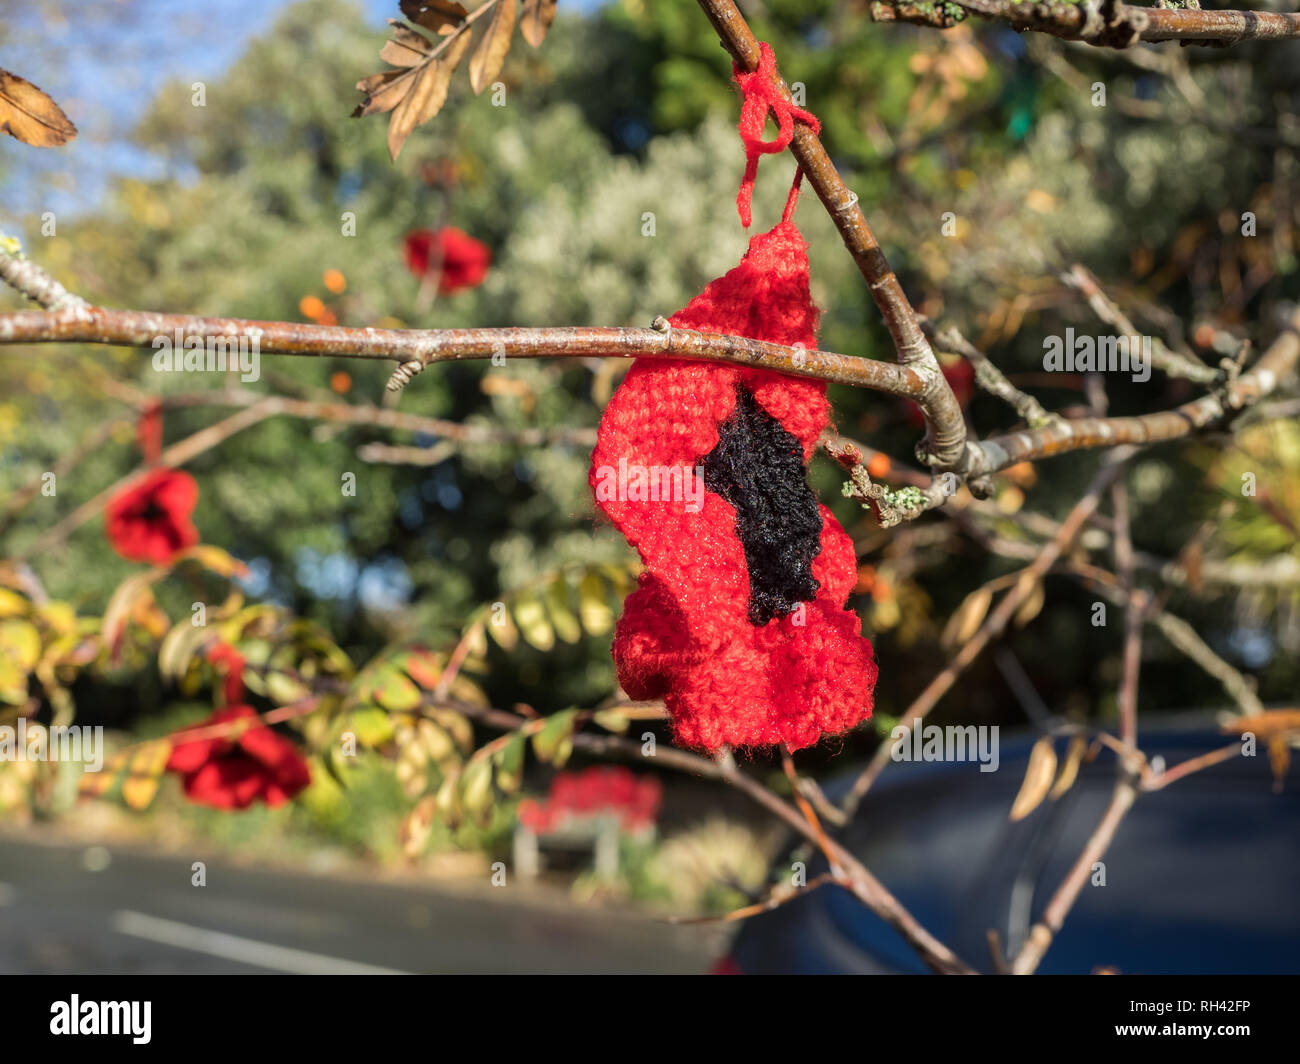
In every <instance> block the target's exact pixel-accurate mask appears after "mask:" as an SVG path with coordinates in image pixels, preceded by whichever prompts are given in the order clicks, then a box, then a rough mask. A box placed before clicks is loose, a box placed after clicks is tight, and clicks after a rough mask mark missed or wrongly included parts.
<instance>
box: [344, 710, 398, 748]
mask: <svg viewBox="0 0 1300 1064" xmlns="http://www.w3.org/2000/svg"><path fill="white" fill-rule="evenodd" d="M346 730H347V731H350V732H352V733H353V734H354V735H355V736H356V737H357V742H359V743H360V744H361V745H362V746H366V747H370V748H372V749H373V748H374V747H376V746H383V745H384V744H385V743H386V742H388V741H390V740H391V739H392V738H393V721H392V719H391V718H390V717H389V716H388V714H387V713H385V712H384V711H383V710H382V709H379V708H378V707H377V706H366V707H364V708H362V709H355V710H353V711H352V714H351V716H350V717H349V718H348V726H347V728H346Z"/></svg>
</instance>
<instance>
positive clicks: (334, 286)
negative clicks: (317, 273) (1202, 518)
mask: <svg viewBox="0 0 1300 1064" xmlns="http://www.w3.org/2000/svg"><path fill="white" fill-rule="evenodd" d="M322 280H324V282H325V287H326V288H328V289H329V290H330V291H331V292H333V293H334V294H335V295H339V294H340V293H341V292H342V291H343V290H344V289H346V288H347V286H348V279H347V278H346V277H344V276H343V272H342V271H341V270H326V271H325V273H324V275H323V277H322Z"/></svg>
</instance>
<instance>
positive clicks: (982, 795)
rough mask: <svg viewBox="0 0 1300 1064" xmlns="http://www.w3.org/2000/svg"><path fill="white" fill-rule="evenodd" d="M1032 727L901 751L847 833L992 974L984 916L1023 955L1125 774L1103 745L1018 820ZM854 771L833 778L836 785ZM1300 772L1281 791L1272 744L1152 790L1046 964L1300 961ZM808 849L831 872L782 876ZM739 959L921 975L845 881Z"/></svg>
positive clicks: (823, 891) (1187, 737) (1175, 749)
mask: <svg viewBox="0 0 1300 1064" xmlns="http://www.w3.org/2000/svg"><path fill="white" fill-rule="evenodd" d="M1035 738H1036V736H1032V735H1029V736H1022V737H1019V738H1017V739H1014V740H1012V739H1006V740H1004V741H1003V742H1002V743H1001V749H1000V764H999V767H998V769H997V771H994V772H983V773H982V772H980V771H979V766H978V765H977V764H975V763H970V762H963V763H944V762H939V763H928V762H920V763H905V762H904V763H897V764H890V765H889V766H887V768H886V769H885V771H884V773H883V774H882V775H881V776H880V778H879V780H878V781H877V783H876V785H875V786H874V787H873V788H872V790H871V791H870V792H869V793H868V794H867V796H866V798H865V799H864V801H863V803H862V805H861V807H860V808H859V810H858V811H857V813H856V815H855V817H854V819H853V822H852V823H851V824H850V825H849V826H848V828H847V829H846V831H845V834H844V836H843V838H844V840H845V842H846V845H847V846H848V847H849V849H850V850H851V851H852V852H853V853H854V854H855V855H856V856H857V857H859V858H860V859H861V860H862V861H863V863H864V864H865V865H866V866H867V867H868V868H869V869H871V871H872V872H873V873H874V874H875V875H876V876H877V877H878V878H879V879H880V880H881V881H882V882H883V883H884V884H885V885H886V886H887V887H888V888H889V889H890V890H891V891H892V892H893V893H894V894H895V895H896V896H897V897H898V898H899V900H900V901H901V902H902V903H903V905H905V906H906V907H907V909H908V910H910V912H911V913H912V914H913V915H914V916H915V917H916V918H917V919H918V920H919V921H920V922H921V923H922V925H924V926H925V927H926V928H927V929H928V930H929V931H931V932H932V933H933V934H935V935H936V936H938V938H939V939H940V940H941V941H943V942H945V943H947V944H948V945H949V946H950V947H952V948H953V949H954V950H955V951H956V952H957V954H958V955H959V956H961V957H962V958H963V959H964V960H966V961H967V962H968V963H969V964H971V965H973V966H975V967H977V968H979V969H981V970H984V971H989V970H991V969H992V961H991V957H990V950H989V944H988V931H989V929H990V928H994V929H996V930H997V932H998V935H999V936H1000V939H1001V942H1002V943H1003V944H1004V947H1005V948H1006V951H1007V953H1008V954H1013V953H1014V952H1015V950H1016V949H1017V948H1018V947H1019V945H1020V943H1021V942H1023V940H1024V937H1025V935H1026V933H1027V931H1028V928H1029V927H1030V926H1031V924H1032V922H1033V921H1034V920H1036V919H1037V918H1038V917H1039V916H1040V915H1041V912H1042V909H1043V907H1044V905H1045V904H1046V903H1047V901H1048V899H1049V898H1050V897H1051V894H1052V893H1053V892H1054V891H1055V889H1056V887H1057V885H1058V884H1059V883H1060V882H1061V880H1062V878H1063V877H1064V876H1065V875H1066V873H1067V871H1068V870H1069V868H1070V866H1071V865H1072V864H1073V863H1074V861H1075V860H1076V859H1077V858H1078V856H1079V853H1080V851H1081V849H1082V848H1083V845H1084V841H1085V840H1086V839H1087V837H1088V836H1089V834H1090V833H1091V832H1092V831H1093V830H1094V828H1095V827H1096V825H1097V823H1098V821H1099V819H1100V818H1101V815H1102V812H1103V810H1104V809H1105V807H1106V804H1107V802H1108V801H1109V798H1110V795H1111V792H1112V788H1113V785H1114V780H1115V762H1114V757H1113V755H1112V754H1110V753H1109V752H1103V753H1102V754H1101V755H1100V756H1098V757H1097V759H1096V760H1095V761H1094V762H1092V763H1091V764H1085V765H1084V766H1083V767H1082V769H1081V771H1080V774H1079V778H1078V780H1077V782H1076V783H1075V785H1074V786H1073V787H1072V788H1071V789H1070V790H1069V791H1067V792H1066V793H1065V794H1064V795H1063V796H1062V797H1060V798H1058V799H1056V800H1054V801H1053V800H1047V801H1044V802H1043V803H1042V805H1040V806H1039V807H1038V809H1036V810H1035V811H1034V812H1033V813H1031V814H1030V815H1029V816H1028V817H1026V818H1025V819H1024V820H1021V821H1019V822H1015V823H1013V822H1011V821H1010V820H1009V819H1008V812H1009V810H1010V809H1011V805H1012V801H1013V799H1014V798H1015V795H1016V793H1017V791H1018V790H1019V788H1020V785H1021V781H1022V778H1023V777H1024V772H1025V767H1026V764H1027V759H1028V754H1029V750H1030V747H1031V746H1032V744H1033V741H1034V739H1035ZM1230 741H1231V737H1230V736H1225V735H1223V734H1220V733H1219V732H1218V730H1217V729H1216V728H1215V727H1214V725H1213V722H1212V721H1211V722H1205V721H1204V719H1203V718H1202V722H1201V723H1200V725H1199V726H1197V727H1194V728H1187V727H1179V728H1176V729H1163V730H1156V731H1151V730H1148V731H1144V732H1143V734H1142V735H1141V736H1140V745H1141V747H1142V749H1143V750H1144V751H1145V752H1146V753H1147V754H1148V755H1149V756H1153V757H1154V756H1156V755H1159V756H1160V757H1163V758H1164V761H1165V763H1166V765H1168V766H1172V765H1175V764H1177V763H1178V762H1181V761H1183V760H1184V759H1186V758H1190V757H1195V756H1197V755H1199V754H1203V753H1206V752H1208V751H1210V750H1214V749H1216V748H1219V747H1223V746H1225V745H1226V744H1227V743H1229V742H1230ZM1057 748H1058V750H1063V748H1064V747H1063V743H1060V742H1058V744H1057ZM852 775H853V774H849V775H848V776H847V778H845V779H843V780H840V781H838V782H839V785H840V786H839V789H840V790H841V791H843V790H844V789H845V788H846V787H847V784H848V781H849V780H851V779H852ZM1298 776H1300V773H1297V772H1296V771H1294V770H1293V771H1291V773H1290V778H1289V779H1288V780H1287V781H1286V782H1287V784H1288V786H1287V788H1286V789H1285V790H1283V791H1282V793H1276V792H1275V790H1274V787H1273V777H1272V775H1271V773H1270V771H1269V764H1268V755H1267V752H1266V750H1265V748H1264V746H1263V744H1262V743H1261V744H1260V746H1259V749H1258V756H1255V757H1233V758H1231V759H1230V760H1228V761H1226V762H1224V763H1222V764H1218V765H1214V766H1212V767H1210V768H1207V769H1204V770H1201V771H1198V772H1195V773H1192V774H1190V775H1188V776H1187V777H1185V778H1183V779H1181V780H1177V781H1175V782H1173V783H1171V784H1170V785H1169V786H1168V787H1167V788H1164V789H1161V790H1157V791H1153V792H1149V793H1144V794H1142V795H1141V796H1140V797H1139V798H1138V799H1137V801H1136V803H1135V804H1134V806H1133V807H1132V808H1131V809H1130V810H1129V812H1128V815H1127V816H1126V817H1125V819H1124V821H1123V822H1122V823H1121V825H1120V827H1119V830H1118V832H1117V834H1116V836H1115V839H1114V840H1113V842H1112V844H1111V846H1110V847H1109V849H1108V850H1107V852H1106V854H1105V856H1104V858H1103V864H1104V869H1101V870H1098V871H1097V872H1094V873H1093V874H1090V876H1089V880H1090V882H1089V884H1088V885H1086V886H1084V888H1083V890H1082V892H1081V894H1080V896H1079V898H1078V900H1077V901H1076V903H1075V905H1074V907H1073V908H1072V910H1071V911H1070V913H1069V917H1068V919H1067V920H1066V922H1065V925H1064V927H1063V928H1062V930H1061V932H1060V933H1059V934H1058V935H1057V936H1056V940H1055V941H1054V942H1053V944H1052V946H1051V948H1050V949H1049V951H1048V952H1047V955H1046V958H1045V959H1044V961H1043V963H1042V965H1041V967H1040V969H1039V971H1040V972H1043V973H1088V972H1091V971H1093V970H1094V969H1096V968H1107V969H1115V970H1118V971H1120V972H1124V973H1139V972H1141V973H1213V974H1229V973H1281V972H1289V973H1295V972H1300V785H1298V784H1297V777H1298ZM834 789H835V788H832V792H833V791H834ZM800 856H807V857H808V873H807V874H808V879H809V880H811V879H812V878H813V877H814V876H815V875H817V874H818V873H819V872H821V871H824V870H825V862H824V860H823V859H821V857H820V855H819V854H816V853H813V854H807V852H806V851H799V850H797V849H793V850H791V851H789V852H787V853H786V854H785V855H784V856H783V857H782V859H781V860H780V861H779V862H778V866H779V871H780V873H781V874H784V875H786V876H788V875H789V866H790V862H791V861H793V860H796V859H798V858H799V857H800ZM1101 874H1104V885H1100V877H1101ZM1094 881H1096V885H1094ZM730 961H731V970H733V971H734V970H737V969H738V970H739V971H740V972H743V973H748V974H761V973H808V974H816V973H825V974H831V973H873V972H874V973H908V972H918V973H919V972H924V971H926V968H925V966H924V965H923V964H922V963H921V961H920V960H919V959H918V958H917V957H916V955H915V954H914V953H913V952H912V950H911V949H910V948H909V947H908V946H907V945H906V943H905V942H903V940H902V939H901V938H900V937H899V936H898V934H897V933H896V932H894V931H893V930H892V929H891V928H890V927H888V926H887V925H886V924H885V923H884V922H883V921H882V920H880V919H879V918H878V917H876V916H875V915H874V914H873V913H871V912H870V911H869V910H868V909H867V908H865V907H864V906H863V905H862V904H861V903H860V902H858V901H857V900H856V899H855V898H854V897H853V896H852V895H851V894H850V893H848V892H847V891H845V890H844V889H842V888H840V887H837V886H824V887H821V888H819V889H816V890H814V891H810V892H808V893H807V894H806V895H804V896H801V897H799V898H797V899H796V900H794V901H792V902H789V903H787V904H785V905H783V906H781V907H780V908H777V909H774V910H772V911H770V912H767V913H764V914H762V915H760V916H756V917H754V918H752V919H750V920H749V921H747V922H746V923H745V925H744V926H743V928H742V929H741V930H740V932H739V933H738V935H737V937H736V939H735V941H734V943H733V947H732V951H731V956H730Z"/></svg>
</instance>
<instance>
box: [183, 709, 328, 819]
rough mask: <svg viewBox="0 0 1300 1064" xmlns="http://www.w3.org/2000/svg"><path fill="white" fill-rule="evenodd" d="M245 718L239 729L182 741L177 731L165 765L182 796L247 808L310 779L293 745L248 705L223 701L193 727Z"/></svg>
mask: <svg viewBox="0 0 1300 1064" xmlns="http://www.w3.org/2000/svg"><path fill="white" fill-rule="evenodd" d="M238 720H247V721H249V724H248V725H247V726H246V728H245V730H244V731H243V732H239V733H238V734H231V735H222V736H217V737H213V738H200V739H192V740H190V741H189V742H185V741H184V740H183V738H181V737H183V736H184V735H185V734H186V732H181V733H180V735H179V736H178V737H177V740H178V741H177V742H176V745H175V746H174V747H173V748H172V753H171V757H169V758H168V759H167V770H168V771H169V772H177V773H179V774H180V775H181V776H182V778H183V780H184V786H185V796H186V797H187V798H188V799H189V800H190V801H191V802H195V803H196V804H198V805H210V806H212V807H213V808H214V809H247V808H248V807H249V806H250V805H252V804H253V803H254V802H265V803H266V804H267V805H269V806H272V807H274V806H278V805H283V804H284V803H285V802H287V801H289V799H290V798H292V797H293V796H294V795H296V794H297V793H298V792H299V791H301V790H302V789H303V788H304V787H306V786H307V784H309V783H310V782H311V769H310V768H308V766H307V762H306V761H304V760H303V759H302V756H301V755H300V754H299V753H298V750H297V748H296V747H295V746H294V745H293V743H291V742H289V740H288V739H286V738H285V737H284V736H282V735H279V734H277V733H276V732H273V731H272V730H271V729H270V728H268V727H267V726H266V725H265V724H263V723H262V721H261V718H260V717H259V716H258V714H257V710H255V709H253V708H252V707H251V706H227V707H226V708H225V709H219V710H217V712H216V713H214V714H212V716H211V717H209V718H208V719H207V720H205V721H203V723H201V724H196V725H195V726H194V728H191V729H187V731H190V732H193V731H197V730H198V729H203V728H210V727H212V726H213V725H216V724H228V723H230V722H232V721H238Z"/></svg>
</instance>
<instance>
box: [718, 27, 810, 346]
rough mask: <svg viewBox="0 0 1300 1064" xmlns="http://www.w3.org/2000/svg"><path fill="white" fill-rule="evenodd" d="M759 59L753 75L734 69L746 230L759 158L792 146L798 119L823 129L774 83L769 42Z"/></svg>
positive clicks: (742, 212) (739, 197) (739, 199)
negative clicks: (772, 124) (772, 122)
mask: <svg viewBox="0 0 1300 1064" xmlns="http://www.w3.org/2000/svg"><path fill="white" fill-rule="evenodd" d="M758 56H759V58H758V67H757V69H755V70H754V71H753V72H752V73H745V72H744V71H742V70H741V69H740V68H739V67H736V66H733V67H732V78H733V80H734V81H735V83H736V84H737V85H738V86H739V88H740V92H741V95H742V96H743V98H744V103H743V104H742V105H741V108H740V123H739V126H738V128H739V130H740V139H741V140H742V141H743V142H744V144H745V176H744V178H742V179H741V182H740V193H739V195H737V196H736V207H737V209H738V210H739V211H740V224H741V225H743V226H744V227H745V228H746V229H748V228H749V223H750V220H751V211H750V205H751V203H752V201H753V198H754V178H756V177H757V176H758V160H759V157H760V156H762V155H774V154H776V153H777V152H782V151H785V149H786V148H788V147H789V146H790V141H791V140H793V139H794V120H795V119H796V118H797V119H799V120H800V121H801V122H803V123H804V124H806V125H808V126H810V127H811V128H812V131H813V132H814V133H820V132H821V128H822V127H821V123H820V122H818V121H817V116H816V115H814V114H812V113H811V112H809V111H805V110H803V109H802V108H799V107H796V106H795V105H794V104H793V103H792V102H791V101H789V100H787V99H786V98H785V97H784V96H782V95H781V93H780V90H778V89H777V87H776V83H775V81H774V80H773V79H774V78H775V77H776V56H774V55H773V54H772V47H771V45H769V44H768V43H767V42H766V41H763V42H761V43H760V44H759V46H758ZM769 111H771V112H772V117H773V118H775V119H776V137H775V138H774V139H772V140H764V139H763V127H764V126H765V125H766V124H767V113H768V112H769ZM751 339H753V337H751Z"/></svg>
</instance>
